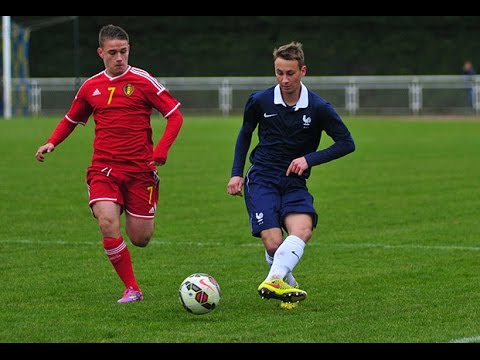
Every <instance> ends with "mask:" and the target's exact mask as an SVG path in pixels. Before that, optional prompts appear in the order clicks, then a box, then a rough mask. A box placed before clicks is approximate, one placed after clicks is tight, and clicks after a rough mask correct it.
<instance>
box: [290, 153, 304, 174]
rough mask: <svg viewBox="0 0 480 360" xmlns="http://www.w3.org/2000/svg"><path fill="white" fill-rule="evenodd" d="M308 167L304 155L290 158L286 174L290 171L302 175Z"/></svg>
mask: <svg viewBox="0 0 480 360" xmlns="http://www.w3.org/2000/svg"><path fill="white" fill-rule="evenodd" d="M307 169H308V163H307V160H306V159H305V156H302V157H301V158H297V159H294V160H292V162H291V163H290V166H289V167H288V169H287V172H286V175H287V176H288V175H290V174H291V173H294V174H297V175H298V176H302V174H303V172H304V171H305V170H307Z"/></svg>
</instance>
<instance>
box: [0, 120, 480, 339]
mask: <svg viewBox="0 0 480 360" xmlns="http://www.w3.org/2000/svg"><path fill="white" fill-rule="evenodd" d="M58 120H59V118H27V119H25V118H19V119H13V120H1V121H0V151H1V161H0V198H1V201H2V202H1V205H0V244H1V251H0V276H1V280H2V281H1V283H2V301H0V324H1V325H2V326H1V327H0V342H2V343H449V342H480V311H478V307H479V305H480V261H479V255H480V252H479V251H480V242H479V239H480V238H479V234H480V221H479V199H480V186H479V179H480V166H479V154H480V151H479V139H480V121H477V120H475V119H474V120H472V119H469V120H467V119H461V118H458V119H450V120H449V119H430V118H422V119H414V118H387V117H384V118H381V117H372V118H364V117H353V118H348V117H347V118H345V121H346V122H347V124H348V126H349V127H350V129H351V131H352V133H353V136H354V138H355V141H356V144H357V150H356V152H354V153H353V154H351V155H349V156H347V157H345V158H343V159H340V160H338V161H334V162H331V163H328V164H324V165H322V166H318V167H316V168H314V170H313V172H312V176H311V179H310V182H309V187H310V190H311V191H312V193H313V194H314V196H315V204H316V207H317V210H318V212H319V225H318V228H317V229H316V231H315V233H314V236H313V238H312V240H311V241H310V243H309V244H308V245H307V247H306V249H305V253H304V256H303V258H302V261H301V262H300V263H299V265H298V266H297V268H296V269H295V275H296V277H297V279H298V281H299V283H300V285H301V287H302V288H303V289H305V290H306V291H307V292H308V294H309V297H308V298H307V299H306V300H305V301H304V302H302V303H301V304H300V306H299V307H298V308H297V309H295V310H292V311H286V310H283V309H281V308H280V307H279V304H278V302H276V301H274V300H268V301H267V300H262V299H261V298H260V297H259V295H258V294H257V291H256V289H257V286H258V284H259V283H260V282H261V281H262V280H263V279H264V277H265V275H266V273H267V265H266V263H265V260H264V251H263V247H262V245H261V243H260V240H258V239H256V238H253V237H251V236H250V233H249V225H248V221H247V215H246V211H245V207H244V203H243V200H242V199H241V198H238V197H231V196H228V195H227V193H226V185H227V182H228V180H229V176H230V166H231V161H232V157H233V147H234V142H235V139H236V136H237V131H238V129H239V127H240V123H241V119H240V117H235V116H232V117H225V118H222V117H193V116H187V117H186V119H185V124H184V128H183V131H182V133H181V134H180V136H179V138H178V140H177V142H176V143H175V144H174V146H173V147H172V149H171V152H170V158H169V161H168V163H167V165H166V166H164V167H161V168H159V171H160V176H161V190H160V201H159V204H158V212H157V219H156V233H155V235H154V238H153V239H152V242H151V244H150V245H149V246H148V247H147V248H144V249H139V248H134V247H132V246H130V250H131V253H132V257H133V262H134V267H135V271H136V274H137V278H138V280H139V283H140V286H141V287H142V290H143V292H144V295H145V301H144V302H142V303H135V304H127V305H119V304H117V303H116V300H117V299H118V298H119V296H120V295H121V293H122V290H123V289H122V284H121V283H120V280H119V279H118V277H117V276H116V274H115V273H114V270H113V267H112V266H111V264H110V263H109V262H108V260H107V258H106V256H105V254H104V252H103V248H102V245H101V239H100V235H99V231H98V228H97V224H96V221H95V220H94V219H93V217H92V216H91V214H90V211H89V208H88V205H87V192H86V186H85V170H86V167H87V166H88V164H89V162H90V156H91V142H92V138H93V121H92V122H90V123H89V124H88V125H87V126H86V127H85V128H78V129H76V131H75V132H74V133H73V134H72V135H71V136H70V138H68V139H67V140H66V141H65V142H64V143H62V144H61V145H60V146H58V147H57V149H56V150H55V152H54V153H52V154H48V155H47V159H46V161H45V163H43V164H41V163H38V162H37V161H36V160H35V157H34V154H35V151H36V149H37V148H38V146H39V145H41V144H42V143H43V142H44V141H45V140H46V139H47V137H48V136H49V135H50V133H51V131H52V130H53V128H54V126H55V125H56V123H57V122H58ZM153 124H154V131H155V134H157V135H158V134H159V133H160V132H161V130H162V128H163V126H164V121H163V120H157V119H154V121H153ZM156 139H158V137H156ZM328 144H329V139H328V138H326V137H325V138H324V139H323V140H322V147H324V146H326V145H328ZM193 272H207V273H210V274H212V275H213V276H214V277H215V278H216V279H217V280H218V281H219V283H220V286H221V288H222V292H223V297H222V300H221V302H220V306H219V307H218V309H216V310H215V311H214V312H212V313H209V314H207V315H201V316H195V315H191V314H189V313H187V312H186V311H185V310H184V309H183V308H182V307H181V305H180V302H179V300H178V286H179V284H180V282H181V281H182V280H183V278H184V277H186V276H187V275H189V274H190V273H193Z"/></svg>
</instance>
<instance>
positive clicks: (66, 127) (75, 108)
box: [35, 86, 92, 162]
mask: <svg viewBox="0 0 480 360" xmlns="http://www.w3.org/2000/svg"><path fill="white" fill-rule="evenodd" d="M82 89H83V86H82V87H81V88H80V90H79V91H78V93H77V95H76V96H75V99H74V100H73V102H72V105H71V106H70V109H69V110H68V112H67V114H66V115H65V116H64V117H63V119H62V120H60V122H59V123H58V125H57V126H56V127H55V129H54V130H53V132H52V134H51V135H50V137H49V139H48V140H47V142H46V143H45V144H44V145H42V146H40V147H39V148H38V150H37V152H36V153H35V157H36V158H37V160H38V161H40V162H43V161H45V156H44V154H46V153H51V152H52V151H53V150H55V147H56V146H58V145H59V144H60V143H61V142H62V141H63V140H65V139H66V138H67V137H68V136H69V135H70V134H71V133H72V132H73V130H74V129H75V127H76V126H77V125H78V124H81V125H85V124H86V122H87V121H88V118H89V116H90V115H91V113H92V108H91V106H90V105H89V103H88V102H87V101H85V100H83V97H82V96H81V94H82ZM73 119H76V120H73Z"/></svg>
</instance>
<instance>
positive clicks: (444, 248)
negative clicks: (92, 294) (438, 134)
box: [0, 239, 480, 343]
mask: <svg viewBox="0 0 480 360" xmlns="http://www.w3.org/2000/svg"><path fill="white" fill-rule="evenodd" d="M98 242H99V241H98ZM98 242H96V241H82V242H71V241H65V240H54V241H53V240H48V241H43V240H27V239H24V240H3V239H2V240H0V244H13V245H15V244H27V245H29V244H32V245H38V244H42V245H89V246H90V245H95V246H96V245H98ZM178 244H179V242H173V241H168V240H156V239H152V240H151V242H150V245H167V246H168V245H178ZM181 245H182V246H185V245H187V246H225V245H229V244H225V243H211V242H191V241H189V242H181ZM231 246H240V247H250V246H255V247H259V246H263V245H262V244H261V242H259V241H258V242H256V241H252V242H249V243H245V244H231ZM308 246H322V247H326V248H342V247H343V248H384V249H420V250H425V251H431V250H441V251H451V250H462V251H480V247H478V246H456V245H438V246H437V245H433V246H432V245H384V244H368V243H363V244H362V243H360V244H329V243H321V242H310V243H309V244H308ZM448 342H449V343H476V342H480V336H472V337H465V338H460V339H452V340H449V341H448Z"/></svg>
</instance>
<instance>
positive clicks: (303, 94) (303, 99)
mask: <svg viewBox="0 0 480 360" xmlns="http://www.w3.org/2000/svg"><path fill="white" fill-rule="evenodd" d="M300 84H301V85H302V89H301V90H300V99H298V101H297V103H296V104H295V111H297V110H298V109H304V108H306V107H308V90H307V87H306V86H305V85H303V83H302V82H300ZM273 103H274V104H275V105H283V106H285V107H287V104H285V102H284V101H283V98H282V93H281V91H280V85H277V86H275V90H274V96H273Z"/></svg>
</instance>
